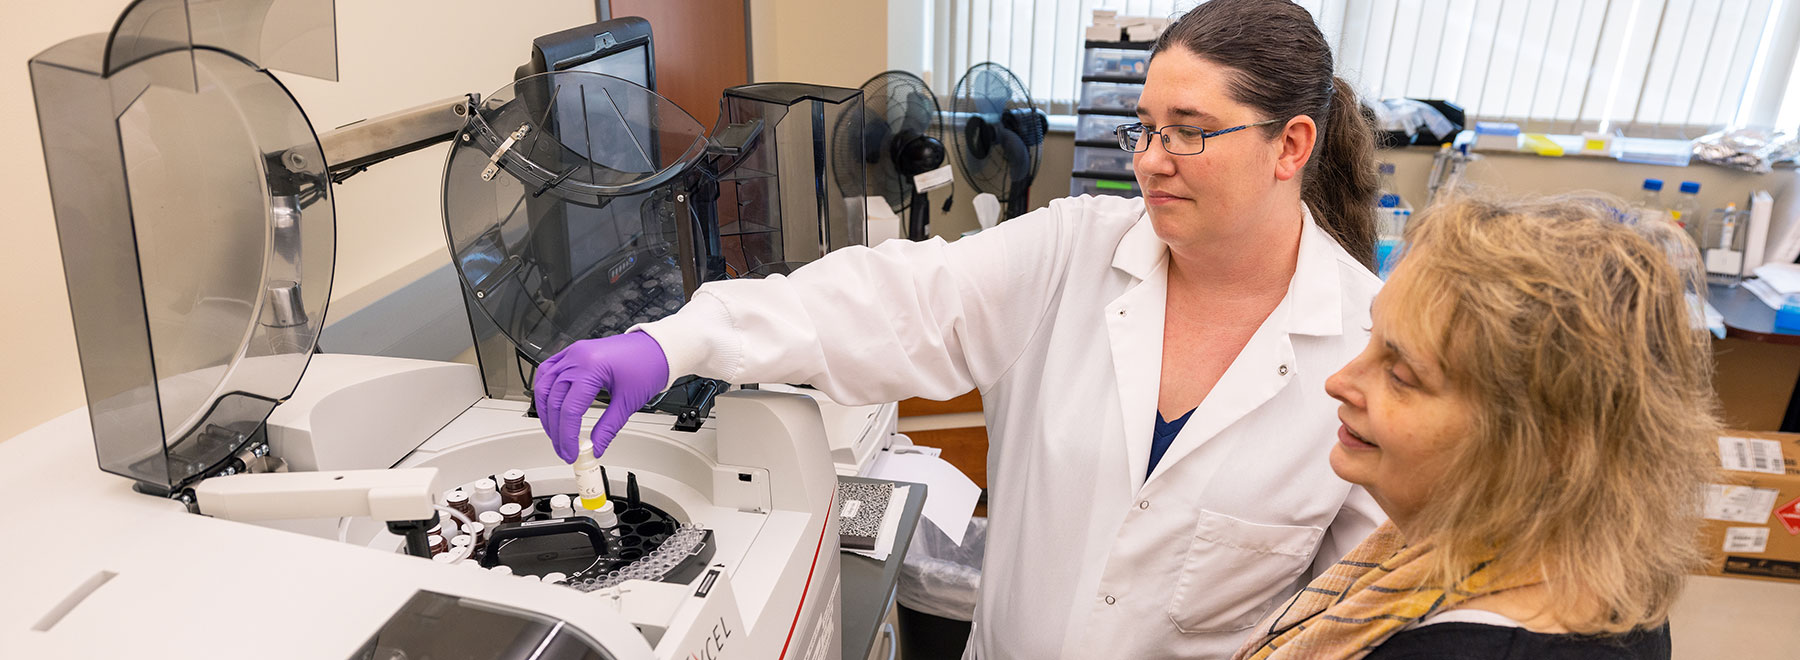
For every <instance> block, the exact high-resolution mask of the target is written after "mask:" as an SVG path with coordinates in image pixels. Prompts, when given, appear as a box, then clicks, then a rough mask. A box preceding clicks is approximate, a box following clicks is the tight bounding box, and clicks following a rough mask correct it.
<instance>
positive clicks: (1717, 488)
mask: <svg viewBox="0 0 1800 660" xmlns="http://www.w3.org/2000/svg"><path fill="white" fill-rule="evenodd" d="M1780 495H1781V493H1780V492H1779V491H1776V490H1774V489H1771V488H1751V487H1749V486H1726V485H1722V484H1708V485H1707V487H1706V509H1705V516H1706V519H1707V520H1723V521H1725V522H1741V523H1751V524H1755V525H1760V524H1763V523H1765V522H1768V521H1769V512H1770V511H1772V510H1774V509H1775V498H1776V497H1778V496H1780Z"/></svg>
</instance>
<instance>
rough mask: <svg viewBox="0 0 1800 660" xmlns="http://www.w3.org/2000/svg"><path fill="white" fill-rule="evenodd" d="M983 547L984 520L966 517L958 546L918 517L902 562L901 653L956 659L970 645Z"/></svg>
mask: <svg viewBox="0 0 1800 660" xmlns="http://www.w3.org/2000/svg"><path fill="white" fill-rule="evenodd" d="M986 548H987V519H986V518H971V519H969V528H968V531H967V532H965V533H964V534H963V542H962V545H960V546H958V545H957V544H955V543H952V542H950V536H949V535H947V534H945V533H944V531H943V530H941V529H938V527H937V526H936V525H933V524H931V520H929V519H921V520H920V521H919V528H918V529H917V530H916V531H914V532H913V538H912V543H911V544H909V545H908V546H907V547H906V561H905V562H904V563H902V564H900V578H899V584H898V585H897V586H896V587H895V592H896V593H895V600H898V601H899V604H900V606H899V608H898V609H899V612H898V619H899V624H900V625H899V630H898V631H897V632H898V635H897V637H898V641H899V643H900V645H899V650H900V657H903V658H906V659H907V660H957V659H959V658H961V657H962V653H963V647H964V646H967V645H968V643H969V632H970V630H971V627H972V626H973V624H971V623H969V622H970V621H971V620H973V619H974V618H975V595H976V594H977V593H978V592H980V591H981V554H982V552H983V551H985V550H986Z"/></svg>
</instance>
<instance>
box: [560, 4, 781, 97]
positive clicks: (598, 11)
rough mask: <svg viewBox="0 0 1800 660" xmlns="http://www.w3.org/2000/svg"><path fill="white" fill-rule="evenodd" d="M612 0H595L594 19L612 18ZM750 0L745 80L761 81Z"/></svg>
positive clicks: (746, 18) (746, 6)
mask: <svg viewBox="0 0 1800 660" xmlns="http://www.w3.org/2000/svg"><path fill="white" fill-rule="evenodd" d="M612 17H613V15H612V0H594V20H595V21H596V22H599V21H610V20H612ZM750 20H751V19H750V0H744V80H748V81H750V82H753V83H754V82H761V81H758V80H757V79H756V44H755V43H754V42H755V39H756V26H754V25H751V23H750ZM650 33H651V34H655V33H656V26H654V25H652V26H650Z"/></svg>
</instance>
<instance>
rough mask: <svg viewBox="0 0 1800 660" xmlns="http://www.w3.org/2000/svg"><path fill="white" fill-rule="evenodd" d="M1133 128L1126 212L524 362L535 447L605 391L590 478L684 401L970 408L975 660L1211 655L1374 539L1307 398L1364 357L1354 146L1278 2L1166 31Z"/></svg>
mask: <svg viewBox="0 0 1800 660" xmlns="http://www.w3.org/2000/svg"><path fill="white" fill-rule="evenodd" d="M1138 120H1139V123H1135V124H1130V125H1128V126H1126V127H1122V128H1121V131H1120V132H1121V135H1122V140H1121V143H1122V145H1123V146H1126V147H1127V148H1130V149H1132V150H1134V151H1138V153H1137V154H1136V155H1135V157H1134V161H1133V162H1134V169H1135V170H1136V173H1137V178H1138V182H1139V184H1141V187H1142V189H1143V192H1144V197H1143V198H1142V199H1123V198H1116V197H1080V198H1074V199H1063V200H1057V201H1055V202H1052V203H1051V204H1050V205H1049V207H1048V208H1044V209H1039V210H1037V211H1034V212H1032V213H1029V214H1026V215H1025V216H1022V217H1019V218H1017V219H1014V220H1011V221H1009V222H1007V223H1004V224H1002V225H1000V226H998V227H996V228H994V229H992V230H989V231H986V232H982V233H981V234H979V235H976V236H972V237H968V238H964V239H961V240H958V241H956V242H955V243H945V242H943V241H941V240H931V241H927V242H923V243H908V242H902V241H889V242H887V243H884V244H882V245H880V246H878V247H876V248H873V249H864V248H851V249H846V250H840V251H838V252H836V253H833V254H831V255H828V256H826V257H825V258H823V259H820V260H819V261H817V262H815V263H813V264H810V265H807V266H805V267H803V268H800V269H798V270H797V271H796V272H795V273H794V274H793V275H792V276H790V277H785V278H784V277H771V278H768V279H764V280H753V281H752V280H738V281H726V282H714V283H710V284H708V285H706V286H704V287H702V288H701V289H700V290H699V291H698V292H696V293H695V295H694V297H693V299H692V300H691V301H690V302H689V303H688V305H687V306H686V307H684V308H683V309H682V310H681V311H680V312H679V313H677V314H675V315H673V316H671V317H668V318H666V319H663V320H661V321H657V322H654V323H650V324H647V325H645V326H642V327H641V328H639V330H641V332H631V333H627V334H624V335H618V336H615V337H608V338H603V339H596V340H588V341H584V342H577V343H576V344H575V345H573V346H571V347H570V348H569V349H567V350H565V351H564V352H563V353H560V354H558V355H557V356H556V357H553V358H552V359H550V360H547V361H546V362H545V363H544V365H542V366H541V367H540V369H539V375H538V377H537V381H538V382H539V383H546V384H547V385H546V386H544V387H541V388H539V393H538V395H537V396H538V401H537V403H538V405H539V410H540V412H541V413H542V414H543V416H544V425H545V429H546V431H547V432H549V434H550V435H551V437H552V439H553V440H554V441H555V442H556V443H557V445H558V448H559V452H561V453H562V455H563V456H564V458H565V459H566V460H572V459H573V458H574V455H575V454H574V451H575V450H574V447H575V442H576V440H577V439H578V437H579V435H580V415H581V413H582V412H583V411H585V410H586V409H587V408H588V406H589V405H590V404H591V403H592V401H593V400H594V395H595V393H597V392H598V391H599V390H600V389H606V390H608V391H609V392H611V394H612V397H613V399H612V401H613V404H614V405H613V406H612V407H611V408H609V409H608V410H607V411H606V413H605V414H604V415H603V417H602V420H601V422H600V423H599V425H597V427H596V430H595V431H594V433H593V441H594V445H595V447H596V448H597V449H596V450H595V451H601V450H603V449H604V446H605V444H606V443H607V442H609V441H610V440H611V438H612V435H613V433H615V432H616V431H617V429H618V428H619V427H620V425H622V424H623V422H624V419H625V417H626V416H627V414H628V413H629V412H630V411H632V410H635V409H636V407H637V405H636V404H637V403H639V402H642V401H646V400H648V399H649V397H651V396H653V395H654V394H655V393H656V392H657V391H660V390H661V389H662V388H664V387H667V386H668V385H669V383H670V381H671V380H672V377H674V376H679V375H683V374H689V373H693V374H699V375H703V376H707V377H712V378H718V379H722V380H726V381H729V382H738V383H756V382H786V383H809V384H812V385H814V386H817V387H818V388H819V389H821V390H823V391H824V392H825V393H826V394H828V395H830V396H831V397H832V398H833V399H834V400H837V401H840V402H843V403H847V404H860V403H874V402H883V401H893V400H896V399H902V398H906V397H913V396H922V397H927V398H936V399H944V398H949V397H952V396H955V395H957V394H961V393H963V392H965V391H968V390H970V389H978V390H980V392H981V395H982V403H983V409H984V412H985V415H986V418H987V428H988V437H989V453H988V475H989V487H988V512H989V514H990V516H991V520H990V523H989V528H988V530H989V531H988V541H987V544H988V545H987V555H986V559H985V565H984V567H983V579H982V583H981V594H980V600H979V605H978V606H977V609H976V614H975V626H974V629H973V632H972V633H971V639H970V645H969V652H970V653H971V654H973V655H977V656H980V657H984V658H1058V657H1060V658H1097V657H1116V658H1123V657H1222V656H1227V655H1230V653H1231V652H1232V651H1233V650H1235V649H1236V648H1237V647H1238V645H1239V644H1241V643H1242V642H1243V641H1244V638H1245V636H1246V634H1247V633H1248V629H1249V628H1250V627H1251V626H1252V625H1253V624H1254V623H1256V621H1257V620H1258V619H1259V618H1260V617H1262V616H1263V615H1264V614H1265V613H1266V612H1267V611H1268V610H1269V609H1270V608H1272V607H1273V606H1274V605H1275V604H1277V603H1280V602H1282V601H1283V600H1285V599H1286V598H1287V597H1289V596H1291V595H1293V594H1294V593H1295V592H1296V590H1298V589H1299V587H1300V586H1301V585H1303V584H1304V583H1305V580H1306V579H1307V578H1308V576H1309V571H1310V570H1313V569H1315V568H1317V569H1322V568H1324V567H1329V566H1331V565H1332V564H1333V563H1334V562H1335V561H1336V560H1337V559H1338V558H1339V557H1341V556H1342V555H1343V554H1344V553H1345V552H1346V551H1348V550H1349V549H1350V548H1352V547H1355V545H1356V544H1357V543H1358V542H1360V541H1361V540H1362V539H1363V537H1364V536H1365V535H1367V534H1368V533H1369V532H1370V531H1371V530H1373V529H1374V528H1375V526H1376V525H1377V524H1378V523H1379V522H1380V521H1381V520H1383V519H1384V518H1383V516H1382V514H1381V512H1380V509H1379V508H1378V507H1377V506H1376V505H1375V503H1374V502H1373V500H1371V499H1370V498H1369V497H1368V495H1367V494H1366V493H1364V492H1363V491H1361V490H1360V489H1357V488H1353V487H1352V486H1351V485H1350V484H1348V483H1346V482H1344V481H1343V480H1341V479H1339V478H1338V477H1337V476H1335V475H1334V474H1333V473H1332V471H1331V466H1330V465H1329V464H1328V462H1327V461H1326V456H1327V455H1328V452H1329V448H1330V447H1331V445H1332V444H1333V442H1335V437H1336V429H1337V427H1338V424H1339V422H1338V420H1337V418H1336V416H1335V404H1334V403H1333V401H1332V400H1331V398H1330V397H1329V396H1327V395H1326V393H1325V389H1324V382H1325V378H1326V377H1327V376H1329V375H1331V374H1332V373H1333V372H1335V371H1336V370H1337V369H1338V368H1339V367H1341V366H1343V365H1344V364H1345V363H1346V362H1348V361H1349V360H1350V359H1351V358H1352V357H1354V356H1355V355H1356V354H1357V353H1358V352H1359V351H1360V350H1361V348H1362V346H1363V344H1364V341H1365V339H1366V338H1367V329H1368V325H1367V323H1368V314H1369V304H1370V301H1371V300H1372V299H1373V298H1374V295H1375V292H1376V290H1377V288H1378V287H1379V284H1380V282H1379V280H1377V279H1376V278H1375V276H1374V275H1373V274H1371V273H1370V272H1369V268H1368V264H1369V262H1370V260H1371V258H1372V255H1371V253H1372V251H1373V236H1374V230H1373V225H1372V202H1373V199H1372V197H1373V191H1374V164H1373V162H1372V161H1371V158H1372V155H1373V145H1372V144H1371V138H1370V132H1369V128H1368V126H1367V124H1366V123H1365V122H1364V120H1363V119H1362V118H1361V116H1360V115H1359V109H1358V105H1357V102H1356V100H1355V96H1354V95H1353V93H1352V92H1351V90H1350V87H1349V85H1347V84H1345V83H1343V82H1341V81H1339V80H1337V79H1336V78H1334V77H1333V75H1332V60H1331V54H1330V51H1329V47H1328V46H1327V44H1326V42H1325V40H1324V38H1323V36H1322V35H1320V33H1319V30H1318V28H1317V27H1316V26H1315V25H1314V23H1313V20H1312V17H1311V16H1310V15H1308V14H1307V12H1306V11H1305V10H1304V9H1301V8H1300V7H1298V6H1297V5H1294V4H1292V3H1290V2H1286V1H1285V0H1213V1H1212V2H1208V3H1206V4H1203V5H1200V6H1199V7H1198V8H1196V9H1194V10H1193V11H1191V12H1189V13H1188V14H1187V15H1185V16H1183V17H1182V18H1181V19H1180V20H1179V21H1177V22H1176V24H1175V25H1173V26H1172V27H1171V28H1170V29H1169V30H1168V31H1167V32H1166V33H1165V34H1164V35H1163V36H1162V38H1161V39H1160V40H1159V41H1158V43H1157V44H1156V49H1155V51H1154V56H1153V59H1152V62H1151V64H1150V69H1149V74H1148V82H1147V83H1146V85H1145V88H1144V92H1143V96H1142V98H1141V99H1140V100H1139V102H1138ZM621 404H623V405H621ZM615 411H616V413H615ZM1169 420H1175V422H1174V423H1170V421H1169ZM1159 427H1160V428H1159ZM1177 429H1178V430H1177ZM1159 436H1160V437H1159Z"/></svg>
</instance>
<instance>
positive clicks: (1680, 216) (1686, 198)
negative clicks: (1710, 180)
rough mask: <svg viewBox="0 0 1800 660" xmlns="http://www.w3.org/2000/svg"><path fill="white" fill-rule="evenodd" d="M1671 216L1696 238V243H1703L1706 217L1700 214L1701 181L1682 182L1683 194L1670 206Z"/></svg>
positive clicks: (1689, 234) (1690, 235)
mask: <svg viewBox="0 0 1800 660" xmlns="http://www.w3.org/2000/svg"><path fill="white" fill-rule="evenodd" d="M1669 217H1671V218H1674V219H1675V223H1676V224H1678V225H1681V228H1682V229H1685V230H1687V233H1688V236H1689V237H1691V238H1693V239H1694V244H1695V245H1702V243H1701V239H1702V238H1704V235H1703V234H1702V233H1701V232H1702V231H1704V229H1705V227H1704V225H1705V224H1706V223H1705V222H1703V221H1704V220H1705V219H1706V218H1705V217H1704V216H1702V215H1701V214H1700V183H1699V182H1696V181H1683V182H1681V194H1680V195H1679V196H1677V197H1676V198H1675V203H1674V204H1673V205H1671V206H1670V207H1669Z"/></svg>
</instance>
